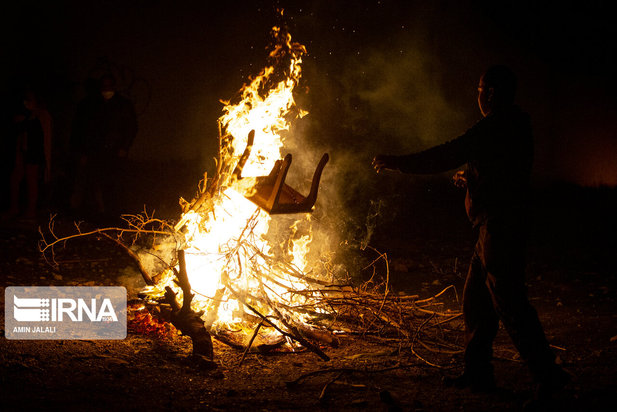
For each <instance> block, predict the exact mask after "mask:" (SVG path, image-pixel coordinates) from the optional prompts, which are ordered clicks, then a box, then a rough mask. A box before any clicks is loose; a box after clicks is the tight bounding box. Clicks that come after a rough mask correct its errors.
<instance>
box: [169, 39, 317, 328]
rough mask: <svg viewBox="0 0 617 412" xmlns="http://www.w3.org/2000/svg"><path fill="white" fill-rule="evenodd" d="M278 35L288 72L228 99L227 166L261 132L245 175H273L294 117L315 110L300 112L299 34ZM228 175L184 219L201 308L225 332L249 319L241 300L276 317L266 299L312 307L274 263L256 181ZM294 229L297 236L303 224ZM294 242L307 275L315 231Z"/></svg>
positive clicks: (296, 263)
mask: <svg viewBox="0 0 617 412" xmlns="http://www.w3.org/2000/svg"><path fill="white" fill-rule="evenodd" d="M273 34H274V36H275V38H276V39H277V46H276V47H275V48H274V50H273V51H272V52H271V53H270V58H271V59H273V60H274V61H275V62H276V63H280V62H281V61H282V60H287V59H288V60H289V63H288V64H286V65H283V66H282V67H283V70H277V68H279V67H281V66H280V64H279V65H272V66H269V67H266V68H265V69H263V70H262V71H261V73H260V74H259V75H258V76H256V77H255V78H254V79H252V81H251V82H250V83H249V84H247V85H245V86H244V87H243V88H242V89H241V90H240V100H239V102H237V103H235V104H231V103H229V102H223V103H224V104H225V106H224V108H223V115H222V116H221V117H220V119H219V122H220V125H221V128H222V131H223V132H224V133H223V134H224V135H225V138H224V139H223V141H222V145H221V149H220V150H221V153H220V161H221V162H222V164H223V165H228V169H229V167H233V165H235V164H236V163H237V162H238V160H239V157H240V155H241V154H242V153H243V151H244V149H245V147H246V145H247V136H248V134H249V132H250V131H251V130H255V140H254V145H253V149H252V151H251V156H250V157H249V158H248V160H247V162H246V164H245V166H244V168H243V170H242V175H243V177H251V176H253V177H255V176H263V175H267V174H268V173H269V172H270V170H271V169H272V167H273V166H274V163H275V162H276V161H277V160H279V159H281V158H282V156H281V148H282V147H283V143H284V142H283V138H282V137H281V132H282V131H288V130H289V127H290V121H291V120H293V119H294V118H297V117H302V116H304V115H305V114H306V113H307V112H305V111H303V110H300V109H298V108H297V107H296V103H295V101H294V97H293V91H294V88H295V87H296V86H297V85H298V81H299V80H300V77H301V64H302V55H303V54H305V53H306V49H305V48H304V46H302V45H300V44H297V43H292V41H291V36H290V35H289V34H288V33H284V32H282V31H281V30H280V29H279V28H277V27H275V28H273ZM281 71H282V72H283V73H281ZM282 74H284V76H283V77H282V78H281V75H282ZM277 78H280V80H276V79H277ZM229 165H231V166H229ZM219 166H221V165H219ZM219 170H221V169H220V168H219ZM223 177H224V181H223V182H219V187H221V190H220V192H218V193H216V194H214V195H213V196H212V198H211V199H210V201H211V204H210V207H208V208H206V209H207V211H206V212H200V213H197V212H195V211H189V212H187V213H186V214H185V215H183V219H185V220H186V221H187V224H186V228H187V230H186V234H185V243H186V245H187V247H186V249H185V253H186V263H187V272H188V275H189V280H190V283H191V286H192V289H193V291H194V292H195V294H196V296H195V299H194V300H193V306H194V309H197V310H205V312H206V315H205V319H208V320H209V322H211V323H212V326H214V327H217V326H224V325H229V324H231V323H239V322H241V321H242V316H241V315H242V312H243V307H242V306H243V305H242V304H241V303H240V302H238V299H237V298H238V295H241V296H243V298H244V299H245V300H246V301H250V302H251V305H255V307H257V308H259V309H262V310H264V311H266V312H265V313H263V314H264V315H266V316H267V315H270V313H268V312H267V311H268V309H267V308H265V306H266V305H264V304H263V303H264V302H275V304H281V305H283V306H286V307H289V306H293V305H296V304H303V303H306V302H305V301H306V299H308V298H307V297H305V296H302V295H301V294H294V293H289V291H290V290H298V289H306V288H307V287H308V285H307V284H305V283H304V282H303V281H302V280H301V279H300V278H301V276H294V275H293V273H290V270H285V269H282V268H281V267H280V266H278V265H272V259H273V253H272V247H271V245H270V244H269V243H268V241H267V240H266V234H267V233H268V229H269V224H270V221H271V217H270V216H269V215H268V214H267V213H265V212H264V211H262V210H261V209H258V208H257V207H256V206H255V205H254V204H253V203H251V202H250V201H248V200H247V199H246V198H245V197H244V196H243V194H246V193H247V191H250V190H251V188H252V185H254V179H253V180H251V179H245V178H243V179H241V180H240V181H239V180H237V179H234V178H233V176H232V175H231V173H227V174H225V176H223ZM305 219H308V215H307V217H305ZM291 230H292V231H293V232H294V233H295V231H297V226H296V225H294V226H293V227H292V229H291ZM294 237H296V240H295V241H290V242H289V244H290V246H289V248H288V249H289V250H288V251H287V253H288V257H289V262H287V263H288V269H289V268H291V272H294V271H295V272H297V273H301V272H302V271H304V270H307V269H308V266H309V264H308V260H307V254H308V252H309V249H310V244H311V240H312V236H311V234H310V233H309V234H308V235H303V236H294ZM171 278H172V276H171V273H169V279H168V281H167V282H161V283H167V284H168V285H171V284H172V282H171ZM292 316H300V315H298V314H293V315H292ZM296 320H301V319H296Z"/></svg>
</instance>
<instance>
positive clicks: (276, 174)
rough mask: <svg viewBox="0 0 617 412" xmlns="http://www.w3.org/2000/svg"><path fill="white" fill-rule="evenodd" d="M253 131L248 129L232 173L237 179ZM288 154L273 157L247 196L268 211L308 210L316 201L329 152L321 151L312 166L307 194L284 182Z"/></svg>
mask: <svg viewBox="0 0 617 412" xmlns="http://www.w3.org/2000/svg"><path fill="white" fill-rule="evenodd" d="M254 137H255V133H254V131H251V133H249V136H248V141H247V145H246V149H245V150H244V153H243V154H242V156H241V157H240V161H239V162H238V165H237V167H236V170H235V171H234V173H235V174H236V177H237V178H238V179H241V178H242V176H241V174H242V168H243V167H244V165H245V163H246V160H247V159H248V157H249V156H250V152H251V149H252V146H253V139H254ZM291 160H292V156H291V154H288V155H287V156H285V158H284V159H283V160H277V161H276V163H275V164H274V167H273V168H272V171H271V172H270V174H269V175H268V176H260V177H257V178H256V184H255V192H254V193H253V194H252V195H251V196H248V197H247V199H249V200H250V201H251V202H253V203H255V204H256V205H257V206H259V207H260V208H262V209H263V210H265V211H266V212H268V213H269V214H272V215H274V214H291V213H309V212H312V211H313V206H314V205H315V202H316V201H317V192H318V190H319V181H320V180H321V174H322V172H323V169H324V167H325V166H326V163H328V160H329V156H328V154H327V153H326V154H324V155H323V156H322V157H321V160H320V161H319V164H318V165H317V168H316V169H315V173H314V174H313V181H312V183H311V189H310V191H309V194H308V195H307V196H304V195H302V194H300V193H299V192H298V191H297V190H295V189H294V188H292V187H291V186H289V185H288V184H286V183H285V178H286V177H287V171H288V170H289V167H290V166H291Z"/></svg>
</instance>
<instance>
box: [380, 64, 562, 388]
mask: <svg viewBox="0 0 617 412" xmlns="http://www.w3.org/2000/svg"><path fill="white" fill-rule="evenodd" d="M516 83H517V82H516V77H515V75H514V74H513V73H512V71H511V70H510V69H509V68H507V67H505V66H493V67H491V68H489V69H488V70H487V71H486V73H484V75H483V76H482V78H481V79H480V83H479V86H478V105H479V107H480V111H481V112H482V115H483V117H484V118H483V119H482V120H480V121H479V122H478V123H476V124H475V125H474V126H473V127H472V128H471V129H469V130H468V131H467V132H465V134H463V135H462V136H460V137H458V138H456V139H454V140H451V141H449V142H447V143H444V144H442V145H439V146H436V147H433V148H431V149H428V150H425V151H422V152H419V153H415V154H410V155H406V156H384V155H379V156H377V157H375V159H374V160H373V165H374V167H375V169H376V170H377V172H379V171H381V170H383V169H395V170H400V171H402V172H405V173H416V174H429V173H431V174H432V173H438V172H444V171H447V170H451V169H454V168H457V167H460V166H462V165H464V164H467V170H466V171H465V174H464V177H463V176H461V175H460V174H457V176H458V180H459V182H460V181H461V180H466V186H467V194H466V198H465V206H466V210H467V215H468V216H469V219H470V220H471V222H472V223H473V225H474V227H475V228H476V229H477V230H478V241H477V243H476V246H475V251H474V254H473V257H472V259H471V263H470V266H469V272H468V274H467V279H466V282H465V289H464V292H463V315H464V319H465V331H466V347H465V370H464V373H463V374H462V375H461V376H460V377H458V378H455V379H451V380H449V381H447V382H446V383H449V384H451V385H455V386H457V387H460V388H463V387H470V388H471V389H472V390H474V391H485V390H491V389H492V388H493V387H494V385H495V383H494V376H493V366H492V364H491V359H492V355H493V350H492V345H493V340H494V338H495V336H496V334H497V330H498V325H499V320H501V321H502V322H503V325H504V326H505V328H506V330H507V332H508V334H509V335H510V337H511V338H512V341H513V342H514V345H515V346H516V348H517V349H518V351H519V353H520V355H521V358H522V359H524V360H525V361H526V362H527V365H528V366H529V368H530V371H531V373H532V375H533V377H534V379H535V381H536V382H537V383H538V384H539V385H538V391H537V395H538V396H539V397H540V398H544V399H546V398H547V397H549V396H550V394H551V393H552V392H553V391H554V390H557V389H561V388H562V387H563V386H564V385H565V384H566V383H567V381H568V380H569V376H568V375H567V374H566V373H565V372H564V371H563V370H562V369H561V368H560V367H559V366H557V365H556V364H555V356H554V354H553V353H552V351H551V349H550V347H549V344H548V342H547V340H546V338H545V336H544V331H543V329H542V326H541V324H540V321H539V320H538V315H537V313H536V311H535V309H534V308H533V307H532V306H531V304H530V303H529V300H528V299H527V290H526V287H525V250H526V239H527V230H528V228H529V220H530V217H529V210H528V201H529V192H530V187H529V186H530V185H529V180H530V174H531V167H532V161H533V138H532V130H531V124H530V120H529V116H528V115H527V114H526V113H524V112H522V111H521V109H520V108H519V107H518V106H516V105H514V96H515V91H516Z"/></svg>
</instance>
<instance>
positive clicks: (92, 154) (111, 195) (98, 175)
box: [71, 75, 137, 214]
mask: <svg viewBox="0 0 617 412" xmlns="http://www.w3.org/2000/svg"><path fill="white" fill-rule="evenodd" d="M99 87H100V89H99V93H96V94H94V93H89V95H88V96H87V97H86V98H85V99H84V100H83V101H82V102H81V103H80V105H79V107H78V110H77V112H76V115H75V120H74V123H73V134H72V144H73V146H74V148H75V150H76V152H77V153H78V157H79V160H78V163H79V164H78V172H77V175H76V180H75V187H74V192H73V195H72V198H71V207H72V208H73V209H79V208H80V207H81V204H82V200H83V197H84V195H85V194H86V192H87V191H89V190H91V191H92V192H93V193H94V197H95V201H96V206H97V209H98V210H97V212H98V213H100V214H102V213H105V212H108V210H107V208H108V206H109V204H106V201H107V202H108V201H109V200H111V201H112V202H114V203H113V204H112V206H115V207H116V208H118V207H119V206H121V205H120V203H121V201H122V184H123V176H122V174H123V173H124V169H125V166H124V163H125V159H126V157H127V154H128V150H129V148H130V147H131V145H132V144H133V141H134V140H135V136H136V135H137V117H136V115H135V109H134V108H133V104H132V102H131V101H130V100H129V99H127V98H126V97H124V96H122V95H120V94H118V93H117V92H116V84H115V80H114V78H113V77H112V76H110V75H105V76H103V77H102V78H101V80H100V86H99ZM114 212H115V211H114Z"/></svg>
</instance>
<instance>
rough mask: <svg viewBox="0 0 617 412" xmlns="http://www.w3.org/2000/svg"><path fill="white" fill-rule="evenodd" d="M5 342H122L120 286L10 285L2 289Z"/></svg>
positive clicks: (123, 292)
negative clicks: (13, 340) (103, 340)
mask: <svg viewBox="0 0 617 412" xmlns="http://www.w3.org/2000/svg"><path fill="white" fill-rule="evenodd" d="M4 315H5V316H4V334H5V337H6V338H7V339H19V340H21V339H26V340H41V339H45V340H48V339H88V340H95V339H110V340H116V339H124V338H126V289H125V288H124V287H122V286H9V287H7V288H6V289H5V290H4Z"/></svg>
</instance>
